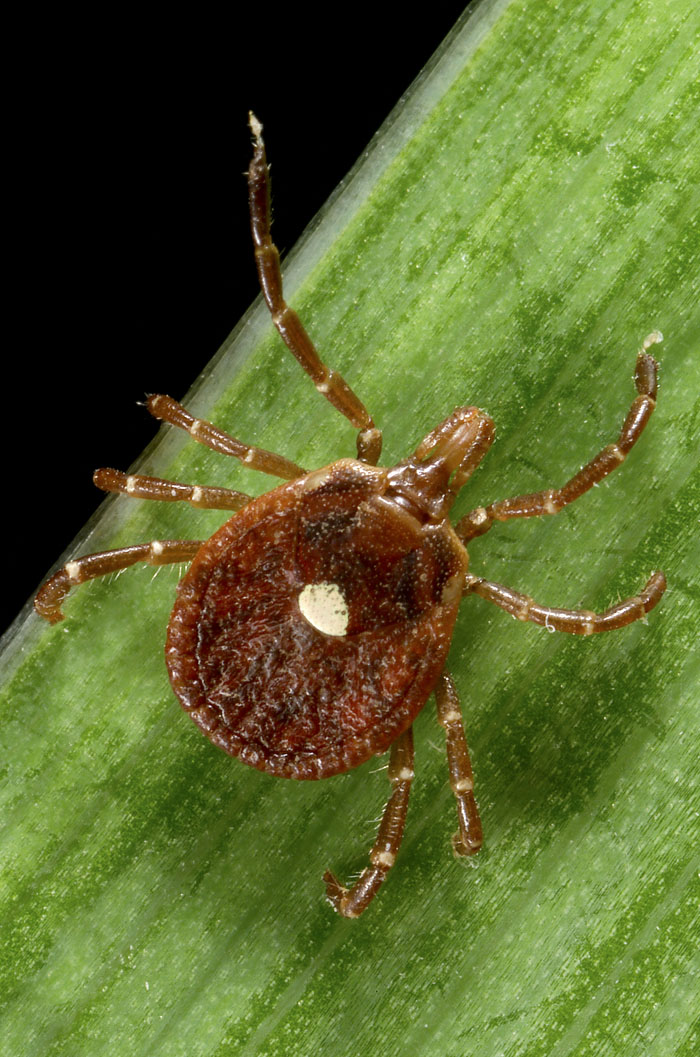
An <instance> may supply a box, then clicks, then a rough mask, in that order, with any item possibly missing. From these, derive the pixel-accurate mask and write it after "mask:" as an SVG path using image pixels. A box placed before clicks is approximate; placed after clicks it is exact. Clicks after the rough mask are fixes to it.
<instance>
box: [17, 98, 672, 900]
mask: <svg viewBox="0 0 700 1057" xmlns="http://www.w3.org/2000/svg"><path fill="white" fill-rule="evenodd" d="M250 127H251V130H252V133H253V137H254V150H253V158H252V161H251V164H250V168H249V171H248V191H249V203H250V218H251V227H252V233H253V242H254V245H255V260H256V264H257V269H258V276H259V279H260V285H261V288H262V292H263V295H264V298H265V301H266V303H267V306H268V308H269V310H270V313H271V315H272V320H273V322H274V324H275V326H276V327H277V330H278V331H279V333H280V335H281V337H282V339H283V341H284V342H285V344H286V345H287V346H288V348H289V349H290V351H291V352H292V353H293V355H294V356H295V357H296V358H297V360H298V361H299V363H300V364H301V366H302V367H303V369H304V370H305V371H306V373H307V374H308V375H309V376H310V377H311V379H312V381H313V383H314V385H315V386H316V389H317V390H318V391H319V393H321V394H322V395H323V396H325V397H326V399H327V400H329V401H330V402H331V404H333V406H334V407H335V408H337V409H338V411H340V412H341V414H343V415H344V416H345V417H346V418H347V419H348V420H349V421H350V423H351V424H352V425H353V427H354V428H355V429H356V430H357V431H358V432H357V458H356V459H349V458H345V459H340V460H339V461H338V462H334V463H332V464H331V465H330V466H327V467H325V468H324V469H321V470H316V471H313V472H311V473H307V472H306V470H304V469H302V467H300V466H297V465H296V464H295V463H292V462H290V461H289V460H288V459H286V458H284V457H283V456H281V455H275V454H274V453H272V452H269V451H265V450H264V449H262V448H257V447H253V446H251V445H249V444H245V443H243V442H242V441H240V440H237V439H236V438H234V437H232V436H229V435H228V434H226V433H224V432H222V431H221V430H220V429H217V427H216V426H214V425H212V424H211V423H209V422H205V421H203V420H201V419H197V418H194V417H193V416H192V415H191V414H190V413H189V412H188V411H187V410H186V409H185V408H184V407H182V405H181V404H179V403H178V402H177V401H176V400H173V399H172V398H171V397H169V396H161V395H156V396H151V397H149V399H148V403H147V407H148V410H149V411H150V412H151V414H152V415H153V416H154V417H155V418H157V419H159V420H161V421H163V422H167V423H170V424H171V425H173V426H177V427H178V428H180V429H184V430H186V431H187V432H188V433H189V434H190V436H191V437H192V438H193V439H194V440H196V441H198V442H199V443H200V444H206V445H207V446H208V447H209V448H212V449H213V450H214V451H216V452H220V453H222V454H224V455H231V456H233V457H234V458H237V459H239V460H241V461H243V462H245V463H246V464H247V465H248V466H250V467H253V468H254V469H257V470H260V471H262V472H263V473H268V474H271V475H273V476H275V477H278V478H282V479H283V480H284V481H285V483H284V484H281V485H279V486H278V487H277V488H275V489H274V490H273V491H271V492H268V493H267V494H266V495H263V496H260V497H259V498H257V499H251V498H250V497H249V496H247V495H244V494H242V493H241V492H235V491H232V490H229V489H226V488H210V487H206V486H204V485H190V484H183V483H180V482H172V481H164V480H161V479H159V478H154V477H143V476H140V475H137V474H133V475H126V474H123V473H120V472H119V471H118V470H111V469H101V470H97V471H96V473H95V477H94V480H95V483H96V484H97V485H98V487H100V488H102V489H104V490H105V491H108V492H122V493H125V494H126V495H130V496H136V497H138V498H142V499H154V500H155V499H157V500H162V501H165V502H188V503H190V504H192V505H193V506H195V507H201V508H215V509H221V510H229V511H236V513H235V514H234V515H233V517H231V518H230V520H228V521H226V522H225V524H224V525H223V526H222V527H221V528H220V529H219V530H218V531H217V532H215V533H214V535H213V536H212V537H211V538H210V539H208V540H206V541H204V542H202V541H199V540H157V541H153V542H150V543H142V544H137V545H135V546H132V547H123V548H120V549H119V550H114V551H106V552H104V553H101V554H90V555H85V556H82V557H78V558H75V559H73V560H72V561H69V562H67V563H66V565H64V566H63V568H61V569H59V571H58V572H57V573H55V574H54V575H53V576H52V577H51V579H50V580H48V581H47V582H46V583H45V584H44V586H43V587H42V588H41V590H40V591H39V593H38V595H37V598H36V602H35V608H36V611H37V613H39V614H40V615H41V616H43V617H45V618H46V619H47V620H49V621H51V622H52V623H53V622H55V621H58V620H60V619H61V618H62V617H63V613H62V612H61V605H62V603H63V600H64V598H65V597H66V595H67V594H68V591H69V590H70V588H71V587H73V586H74V585H75V584H80V583H83V582H84V581H86V580H90V579H92V578H94V577H98V576H104V575H105V574H107V573H111V572H114V571H115V570H119V569H124V568H126V567H127V566H129V565H133V564H135V563H137V562H146V563H147V564H150V565H164V564H167V563H169V562H182V561H185V560H191V565H190V568H189V571H188V572H187V574H186V575H185V577H184V578H183V580H182V581H181V582H180V584H179V586H178V590H177V599H176V602H175V606H174V608H173V612H172V616H171V618H170V624H169V626H168V633H167V644H166V662H167V667H168V672H169V675H170V681H171V683H172V687H173V690H174V691H175V693H176V695H177V697H178V698H179V700H180V703H181V705H182V707H183V708H184V709H185V711H186V712H188V713H189V715H190V716H191V717H192V719H193V720H194V722H195V723H196V724H197V726H198V727H199V728H200V729H201V730H202V732H203V733H204V734H206V736H207V737H208V738H209V739H210V740H211V741H212V742H214V744H215V745H219V746H220V747H221V748H222V749H224V750H225V751H226V752H228V753H230V754H231V755H233V756H238V757H239V758H240V759H241V760H243V761H244V763H247V764H250V765H251V766H253V767H257V768H259V769H260V770H263V771H267V772H268V773H269V774H274V775H279V776H282V777H285V778H299V779H312V778H326V777H328V776H330V775H334V774H340V773H342V772H344V771H347V770H349V769H350V768H352V767H356V766H358V765H359V764H361V763H363V762H364V761H365V760H367V759H369V758H370V757H371V756H374V755H381V754H382V753H385V752H386V751H387V750H390V758H389V771H388V775H389V781H390V783H391V787H392V789H391V795H390V797H389V800H388V802H387V805H386V808H385V810H384V814H383V817H382V821H381V824H380V827H379V833H378V835H377V839H376V841H375V843H374V845H373V847H372V849H371V851H370V854H369V859H370V865H369V866H368V867H367V868H366V869H365V870H364V871H363V873H362V874H361V876H360V878H359V880H358V881H357V883H356V884H355V885H353V887H352V888H350V889H348V888H345V887H344V886H343V885H341V884H340V882H339V881H338V880H337V879H336V877H335V876H334V875H333V874H332V873H330V872H326V874H325V876H324V879H325V882H326V892H327V896H328V899H329V900H330V902H331V903H332V905H333V906H334V907H335V909H336V910H337V911H338V912H339V913H341V914H343V915H344V916H345V917H349V918H352V917H357V916H358V915H360V914H361V913H362V912H363V910H365V908H366V907H367V906H368V905H369V903H370V902H371V900H372V899H373V898H374V896H375V895H376V893H377V891H378V889H379V887H380V885H381V884H382V882H383V881H384V879H385V877H386V876H387V873H388V872H389V870H390V869H391V867H392V865H393V863H394V860H395V858H396V855H397V852H398V850H399V846H400V844H401V838H402V835H403V830H404V823H405V819H406V811H407V808H408V798H409V791H410V787H411V781H412V779H413V737H412V723H413V720H414V719H415V717H416V715H417V714H418V712H420V710H421V709H422V707H423V705H424V704H425V703H426V701H427V699H428V697H429V696H430V694H431V693H433V692H434V694H435V699H436V704H437V713H438V721H439V723H440V725H441V726H442V727H443V728H444V730H445V736H446V743H447V759H448V768H449V775H450V785H451V787H452V791H453V793H454V796H455V799H456V806H457V816H458V821H459V828H458V830H457V832H456V833H455V835H454V837H453V849H454V852H455V854H456V855H459V856H464V855H472V854H473V853H474V852H477V851H478V850H479V848H480V847H481V841H482V837H481V822H480V819H479V812H478V809H477V805H476V801H475V799H474V789H473V779H472V769H471V763H470V760H469V750H468V748H467V742H466V739H465V736H464V730H463V726H462V717H461V712H460V706H459V700H458V696H457V692H456V689H455V686H454V683H453V681H452V679H451V677H450V675H449V674H448V672H447V670H446V668H445V662H446V659H447V653H448V650H449V647H450V642H451V639H452V633H453V629H454V624H455V619H456V617H457V611H458V608H459V604H460V601H461V599H462V597H463V595H465V594H477V595H480V596H481V598H484V599H486V600H487V601H489V602H493V603H495V604H496V605H497V606H500V607H501V608H502V609H504V610H505V611H506V612H507V613H510V614H511V615H512V616H514V617H517V619H518V620H523V621H530V622H532V623H535V624H540V625H544V626H546V627H547V628H548V629H549V630H550V631H552V630H553V631H565V632H569V633H571V634H574V635H592V634H596V633H597V632H601V631H612V630H613V629H616V628H621V627H624V626H625V625H626V624H630V623H631V622H632V621H634V620H639V619H640V618H642V617H644V616H645V614H646V613H648V612H649V610H651V609H652V608H653V607H654V606H655V605H656V603H657V602H658V601H659V599H660V598H661V596H662V594H663V592H664V590H665V587H666V581H665V579H664V576H663V573H660V572H655V573H652V575H651V577H650V578H649V580H648V582H647V584H646V585H645V586H644V587H643V588H642V590H641V591H640V592H639V594H638V595H635V596H634V597H632V598H628V599H626V600H625V601H624V602H620V603H618V604H617V605H615V606H613V607H612V608H610V609H608V610H606V611H605V612H604V613H600V614H597V613H591V612H588V611H586V610H568V609H551V608H549V607H548V606H542V605H539V604H538V603H537V602H535V601H533V599H532V598H529V597H528V596H527V595H524V594H520V593H519V592H517V591H513V590H511V589H510V588H508V587H504V586H502V585H501V584H496V583H491V582H490V581H488V580H484V579H482V578H481V577H476V576H472V575H470V573H469V571H468V557H467V551H466V544H467V543H469V541H470V540H472V539H473V538H474V537H476V536H481V535H483V534H484V533H485V532H487V531H488V530H489V529H490V528H491V526H492V525H493V524H494V522H496V521H508V520H510V519H511V518H523V517H538V516H540V515H544V514H556V513H558V512H559V511H560V510H562V509H563V508H564V507H565V506H567V505H568V504H569V503H571V502H573V501H574V500H575V499H578V498H579V497H580V496H582V495H583V494H584V492H587V491H588V489H589V488H591V487H592V486H593V485H594V484H597V483H598V482H599V481H601V480H602V479H603V478H604V477H605V476H607V474H609V473H610V472H611V471H612V470H614V469H615V468H616V467H617V466H619V465H620V463H621V462H623V460H624V459H625V458H626V456H627V455H628V453H629V451H630V450H631V448H632V447H633V445H634V444H635V443H636V441H637V440H638V439H639V436H640V434H641V432H642V430H643V429H644V427H645V425H646V423H647V421H648V420H649V417H650V416H651V413H652V411H653V410H654V406H655V402H656V377H657V365H656V361H655V360H654V359H653V357H652V356H651V355H650V354H649V352H648V349H649V348H650V347H651V346H652V345H653V344H655V343H656V342H657V341H660V340H661V335H660V334H658V333H654V334H651V335H650V336H649V337H648V338H647V339H646V341H645V342H644V343H643V346H642V349H641V350H640V352H639V354H638V356H637V367H636V372H635V385H636V389H637V396H636V397H635V399H634V401H633V403H632V405H631V407H630V410H629V412H628V414H627V417H626V418H625V420H624V423H623V425H622V429H621V431H620V434H619V436H618V438H617V440H616V441H615V442H614V443H612V444H609V445H608V446H607V447H605V448H603V449H602V451H600V452H599V453H598V454H597V455H596V456H595V458H594V459H592V460H591V462H589V463H588V464H587V465H586V466H584V468H583V469H582V470H580V471H579V472H578V473H576V474H575V475H574V476H573V477H572V478H571V479H570V480H569V481H567V482H566V483H565V484H564V485H563V486H562V487H560V488H553V489H546V490H544V491H541V492H534V493H531V494H529V495H520V496H515V497H513V498H510V499H504V500H499V501H497V502H495V503H490V504H488V505H487V506H482V507H477V508H476V509H475V510H473V511H472V512H471V513H469V514H467V515H466V517H463V518H462V519H461V520H460V521H458V522H457V524H455V525H454V526H453V525H452V524H451V523H450V521H449V519H448V515H449V511H450V508H451V506H452V504H453V502H454V500H455V498H456V496H457V493H458V492H459V490H460V488H461V487H462V485H463V484H464V483H465V481H466V480H467V479H468V478H469V477H470V475H471V474H472V473H473V471H474V469H475V468H476V467H477V466H478V464H479V463H480V462H481V460H482V458H483V457H484V455H485V454H486V452H487V451H488V449H489V447H490V446H491V443H492V441H493V423H492V421H491V419H490V418H489V416H488V415H486V414H484V412H483V411H480V410H478V408H475V407H460V408H457V409H456V410H455V411H454V412H453V413H452V414H451V415H450V416H449V417H448V418H446V419H445V421H444V422H442V423H441V424H440V425H439V426H438V427H437V428H436V429H434V430H433V431H432V432H431V433H429V434H428V436H427V437H425V438H424V440H422V441H421V443H420V444H419V445H418V447H417V448H416V450H415V451H414V453H413V454H412V455H411V456H409V458H407V459H405V460H404V461H403V462H401V463H399V464H398V466H394V467H392V468H390V469H384V468H381V467H379V466H377V462H378V460H379V455H380V452H381V440H382V437H381V432H380V430H379V429H378V428H377V427H376V425H375V423H374V420H373V419H372V417H371V415H370V414H369V412H368V411H367V409H366V408H365V406H364V404H363V403H362V402H361V401H360V400H359V399H358V397H357V396H356V395H355V393H354V392H353V390H352V389H351V388H350V387H349V386H348V384H347V383H346V382H345V381H344V380H343V378H341V376H340V375H339V374H338V373H337V372H336V371H333V370H331V369H330V368H328V367H326V365H325V364H324V363H323V362H322V361H321V360H320V358H319V356H318V354H317V352H316V350H315V348H314V346H313V344H312V343H311V340H310V338H309V336H308V334H307V333H306V331H305V329H304V327H303V325H302V323H301V321H300V320H299V317H298V316H297V315H296V313H295V312H294V311H293V309H291V308H289V306H288V305H287V304H286V303H285V301H284V298H283V295H282V277H281V272H280V265H279V254H278V252H277V249H276V247H275V246H274V244H273V242H272V239H271V237H270V198H269V177H268V167H267V160H266V157H265V147H264V144H263V139H262V126H261V125H260V122H259V121H257V119H256V118H255V117H254V116H253V115H252V114H251V117H250Z"/></svg>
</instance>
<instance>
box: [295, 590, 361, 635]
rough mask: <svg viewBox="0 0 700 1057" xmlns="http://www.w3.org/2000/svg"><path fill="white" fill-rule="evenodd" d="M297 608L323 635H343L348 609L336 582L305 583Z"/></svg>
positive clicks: (346, 624) (347, 620) (345, 628)
mask: <svg viewBox="0 0 700 1057" xmlns="http://www.w3.org/2000/svg"><path fill="white" fill-rule="evenodd" d="M299 609H300V610H301V613H302V616H304V617H305V618H306V619H307V620H308V622H309V624H311V626H312V627H314V628H316V630H317V631H322V632H323V634H324V635H344V634H345V632H346V631H347V627H348V623H349V620H350V611H349V610H348V606H347V602H346V601H345V597H344V595H343V592H342V591H341V589H340V587H338V584H333V583H329V582H328V581H322V582H321V583H320V584H307V585H306V587H305V588H304V589H303V590H302V591H301V593H300V595H299Z"/></svg>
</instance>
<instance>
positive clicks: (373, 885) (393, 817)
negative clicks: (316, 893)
mask: <svg viewBox="0 0 700 1057" xmlns="http://www.w3.org/2000/svg"><path fill="white" fill-rule="evenodd" d="M389 781H390V782H391V785H392V791H391V796H390V797H389V800H388V801H387V805H386V807H385V808H384V814H383V815H382V821H381V823H380V825H379V832H378V833H377V839H376V841H375V842H374V845H373V847H372V850H371V851H370V853H369V861H370V865H369V866H368V867H366V869H364V870H363V871H362V874H361V875H360V878H359V880H358V881H357V883H356V884H354V885H353V887H352V888H345V887H344V886H343V885H341V883H340V882H339V881H338V878H337V877H336V876H335V874H333V873H331V871H330V870H326V872H325V874H324V875H323V880H324V881H325V882H326V895H327V897H328V901H329V903H330V904H331V906H332V907H333V908H334V909H335V910H337V911H338V913H339V914H342V916H343V917H345V918H358V917H359V916H360V914H361V913H362V912H363V911H364V910H366V909H367V907H368V906H369V904H370V903H371V902H372V900H373V899H374V897H375V896H376V894H377V892H378V891H379V889H380V887H381V885H382V884H383V882H384V879H385V877H386V875H387V874H388V872H389V870H390V869H391V867H392V866H393V865H394V860H395V859H396V856H397V854H398V851H399V847H400V846H401V839H402V837H403V831H404V826H405V824H406V812H407V811H408V797H409V794H410V791H411V782H412V781H413V728H412V727H409V729H408V730H407V731H405V732H404V733H403V734H401V735H400V737H399V738H397V740H396V741H395V742H394V744H393V745H392V747H391V756H390V758H389Z"/></svg>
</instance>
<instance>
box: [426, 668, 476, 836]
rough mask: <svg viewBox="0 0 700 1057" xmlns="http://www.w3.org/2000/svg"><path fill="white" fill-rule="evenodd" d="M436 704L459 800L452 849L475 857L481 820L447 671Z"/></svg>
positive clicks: (462, 728)
mask: <svg viewBox="0 0 700 1057" xmlns="http://www.w3.org/2000/svg"><path fill="white" fill-rule="evenodd" d="M435 701H436V703H437V714H438V723H439V724H440V726H441V727H444V729H445V739H446V742H447V764H448V767H449V770H450V786H451V788H452V792H453V793H454V795H455V798H456V800H457V817H458V819H459V829H458V831H457V832H456V833H455V834H454V835H453V837H452V848H453V851H454V853H455V855H457V856H463V855H475V854H476V852H478V850H479V848H480V847H481V844H482V841H483V832H482V829H481V819H480V818H479V808H478V807H477V804H476V800H475V799H474V775H473V774H472V765H471V760H470V759H469V748H468V746H467V739H466V738H465V736H464V727H463V725H462V712H461V709H460V707H459V697H458V695H457V690H456V688H455V684H454V682H453V681H452V676H451V675H449V674H448V673H447V672H446V671H443V673H442V674H441V676H440V678H439V679H438V681H437V685H436V687H435Z"/></svg>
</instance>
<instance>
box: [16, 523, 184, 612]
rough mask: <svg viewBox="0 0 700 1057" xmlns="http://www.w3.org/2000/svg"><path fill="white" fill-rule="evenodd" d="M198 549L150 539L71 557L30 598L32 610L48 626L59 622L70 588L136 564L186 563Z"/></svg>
mask: <svg viewBox="0 0 700 1057" xmlns="http://www.w3.org/2000/svg"><path fill="white" fill-rule="evenodd" d="M201 546H202V543H201V540H153V542H151V543H137V544H136V545H134V546H132V547H120V548H119V549H118V550H114V551H101V552H100V553H98V554H85V555H83V557H82V558H74V559H73V561H70V562H66V564H65V565H64V566H63V568H62V569H59V570H58V572H57V573H54V574H53V576H52V577H51V578H50V579H49V580H47V581H46V583H45V584H44V586H43V587H42V588H41V590H40V591H39V593H38V594H37V596H36V598H35V599H34V609H35V610H36V612H37V613H38V614H39V616H40V617H44V619H45V620H48V621H49V623H50V624H56V623H57V622H58V621H59V620H63V616H64V614H63V613H62V612H61V605H62V603H63V601H64V599H65V597H66V595H67V594H68V592H69V591H70V589H71V587H75V586H76V584H82V583H85V581H86V580H94V579H95V577H97V576H106V575H107V574H108V573H114V572H118V571H119V570H120V569H126V568H128V567H129V566H130V565H135V564H136V563H137V562H145V563H146V564H147V565H170V564H172V563H173V562H185V561H190V559H191V558H194V556H195V554H196V553H197V551H198V550H199V548H200V547H201Z"/></svg>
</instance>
